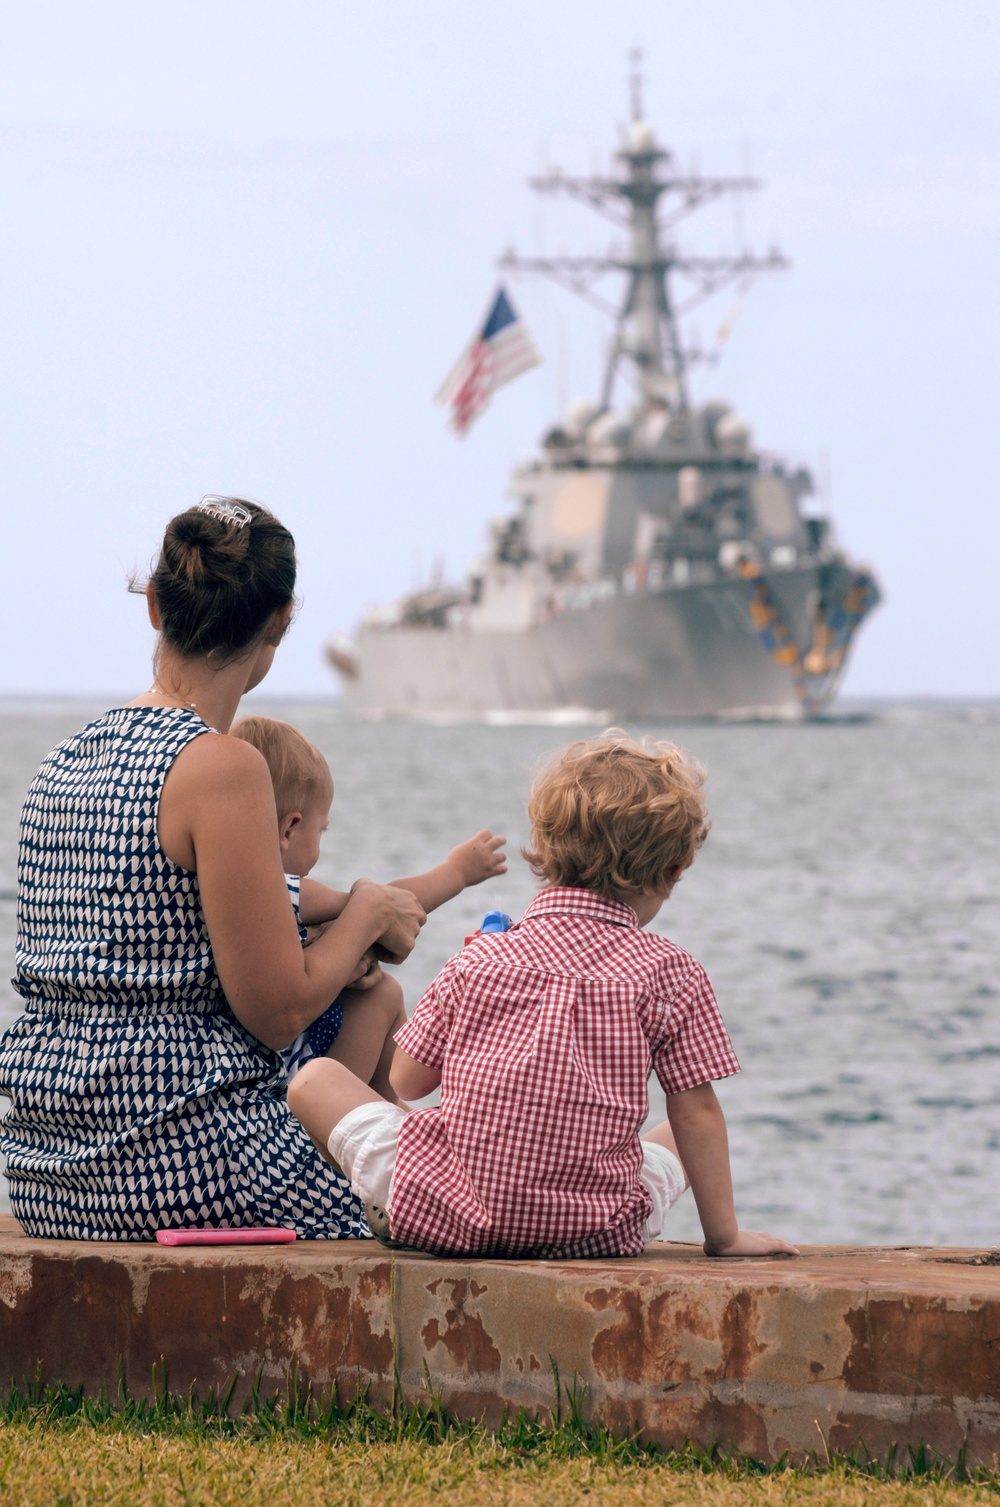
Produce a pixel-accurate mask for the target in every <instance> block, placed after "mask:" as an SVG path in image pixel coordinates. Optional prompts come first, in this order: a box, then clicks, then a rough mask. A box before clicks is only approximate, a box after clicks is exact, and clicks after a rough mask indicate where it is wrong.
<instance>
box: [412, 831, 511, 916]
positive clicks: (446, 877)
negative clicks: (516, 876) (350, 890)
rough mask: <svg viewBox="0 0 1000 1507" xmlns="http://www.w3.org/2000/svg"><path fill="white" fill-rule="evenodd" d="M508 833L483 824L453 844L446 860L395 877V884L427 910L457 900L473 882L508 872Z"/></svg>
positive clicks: (476, 882)
mask: <svg viewBox="0 0 1000 1507" xmlns="http://www.w3.org/2000/svg"><path fill="white" fill-rule="evenodd" d="M506 841H507V839H506V837H501V836H497V835H495V834H494V833H492V832H490V831H489V830H488V828H484V829H483V831H482V832H477V833H476V835H475V837H470V838H469V841H468V842H463V843H459V845H458V847H457V848H452V850H451V852H450V853H449V854H448V857H447V858H446V859H445V861H444V863H439V864H438V865H437V867H436V868H433V869H428V871H427V873H426V874H415V875H414V876H413V877H412V878H410V879H394V880H393V881H392V882H393V884H395V885H397V886H398V887H399V888H400V889H403V890H409V891H410V893H411V894H413V895H416V897H417V899H418V900H419V901H420V904H421V905H422V906H423V908H424V910H436V909H437V907H438V906H439V905H444V903H445V901H446V900H454V898H455V896H456V895H460V894H461V893H462V891H463V890H464V889H466V888H467V887H468V886H469V885H470V884H482V883H483V881H484V880H486V879H495V878H496V877H497V875H499V874H506V872H507V855H506V854H505V853H504V851H503V845H504V843H505V842H506Z"/></svg>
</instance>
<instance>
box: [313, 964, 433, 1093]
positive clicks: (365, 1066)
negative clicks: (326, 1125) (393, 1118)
mask: <svg viewBox="0 0 1000 1507" xmlns="http://www.w3.org/2000/svg"><path fill="white" fill-rule="evenodd" d="M340 1006H341V1009H342V1010H343V1012H344V1023H343V1025H342V1026H341V1028H340V1031H339V1033H338V1035H337V1039H336V1041H335V1042H334V1043H333V1045H332V1046H331V1047H330V1050H329V1051H328V1052H327V1057H328V1058H331V1059H332V1060H333V1061H334V1062H342V1063H343V1064H344V1066H345V1067H346V1068H349V1069H350V1071H351V1072H352V1073H353V1074H354V1075H355V1077H357V1078H360V1079H361V1080H362V1081H363V1082H364V1083H370V1084H371V1086H372V1088H373V1089H374V1090H375V1092H376V1094H378V1096H379V1097H380V1098H382V1099H388V1101H389V1103H390V1104H401V1105H402V1107H403V1108H404V1109H406V1108H408V1106H407V1105H405V1104H403V1101H402V1099H399V1098H397V1096H396V1095H395V1094H394V1093H393V1091H392V1088H391V1087H390V1084H389V1069H390V1067H391V1066H392V1059H393V1055H394V1053H395V1050H396V1048H395V1044H394V1042H393V1039H392V1038H393V1036H394V1035H395V1034H396V1032H397V1031H398V1030H399V1028H400V1026H402V1025H405V1023H406V1010H405V1008H404V1005H403V991H402V989H401V988H400V987H399V985H398V984H397V982H396V980H395V979H394V978H388V977H387V976H386V975H385V974H383V975H382V978H381V979H380V980H379V982H378V983H377V984H375V985H374V986H373V988H371V989H345V990H344V992H343V994H342V995H341V996H340ZM293 1081H294V1080H293ZM345 1113H346V1111H345Z"/></svg>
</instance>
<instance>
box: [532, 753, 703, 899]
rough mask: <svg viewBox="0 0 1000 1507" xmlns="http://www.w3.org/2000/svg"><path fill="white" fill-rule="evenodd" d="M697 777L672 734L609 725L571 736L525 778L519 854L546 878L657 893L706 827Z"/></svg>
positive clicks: (607, 890)
mask: <svg viewBox="0 0 1000 1507" xmlns="http://www.w3.org/2000/svg"><path fill="white" fill-rule="evenodd" d="M704 783H705V771H704V770H703V769H702V767H701V765H700V764H698V763H696V762H695V760H694V759H691V758H689V757H688V756H687V755H686V754H685V753H682V751H681V750H680V749H679V748H676V747H675V746H674V744H672V743H659V742H656V741H655V740H654V739H652V738H644V739H642V741H641V742H639V741H637V740H636V739H635V738H630V737H629V736H628V735H627V734H626V733H623V732H621V731H619V729H617V728H611V729H610V730H609V731H608V732H607V733H605V734H604V735H603V736H602V737H600V738H594V739H591V740H589V741H585V740H581V741H580V742H578V743H571V744H570V745H569V747H568V748H565V749H563V751H562V752H561V753H559V754H557V755H556V757H555V758H554V759H553V760H552V761H551V762H550V763H549V764H547V765H546V766H545V768H544V769H543V770H542V771H541V773H540V774H539V775H538V776H537V778H536V779H535V782H534V784H533V786H532V789H531V796H530V798H529V800H528V819H529V821H530V822H531V846H530V848H525V849H523V850H522V852H523V855H524V857H525V858H526V859H527V861H528V863H529V864H530V865H531V869H532V872H533V873H534V874H535V875H536V876H537V877H538V878H539V879H544V880H546V881H547V882H548V883H549V884H553V885H556V884H564V885H571V886H573V887H575V888H578V889H586V890H593V891H594V892H595V893H596V894H598V895H601V896H603V897H604V898H605V899H612V898H613V897H614V895H615V892H616V891H620V890H631V891H633V892H638V893H641V894H645V895H655V894H664V893H666V892H667V891H668V890H669V888H670V886H671V884H672V883H673V881H674V880H675V879H676V877H677V871H678V870H680V869H683V868H686V867H687V865H688V864H689V863H690V862H691V861H692V859H693V858H694V855H695V854H696V853H697V851H698V849H699V848H700V847H701V845H702V843H703V842H704V841H705V838H706V837H707V836H708V830H709V826H710V825H711V824H710V822H709V819H708V810H707V808H706V805H705V798H704V793H703V787H704Z"/></svg>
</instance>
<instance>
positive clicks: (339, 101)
mask: <svg viewBox="0 0 1000 1507" xmlns="http://www.w3.org/2000/svg"><path fill="white" fill-rule="evenodd" d="M2 36H3V41H2V43H0V194H2V198H3V205H4V212H3V216H2V229H0V328H2V330H3V346H2V348H3V359H2V364H0V373H2V375H0V382H2V396H3V422H2V424H0V486H2V488H3V502H4V529H3V549H2V552H0V570H2V592H0V611H2V613H3V625H2V628H3V636H2V642H3V644H4V646H5V654H4V663H3V669H2V674H0V690H8V691H14V690H28V691H72V692H76V691H84V690H118V689H121V690H123V691H128V690H139V689H143V688H144V687H145V685H146V684H147V683H148V675H149V670H148V663H149V654H150V649H151V635H150V633H149V631H148V629H147V628H146V627H145V626H144V609H143V606H142V603H141V602H140V601H139V600H138V599H137V598H135V597H130V596H128V595H127V594H126V593H125V590H124V581H125V577H126V575H127V573H128V571H129V570H130V569H132V568H134V567H139V568H140V569H141V568H144V567H145V565H146V564H147V563H148V561H149V558H150V556H151V555H152V554H153V553H154V551H155V549H156V546H157V543H158V539H159V537H160V535H161V533H162V528H163V524H164V523H165V521H166V519H167V518H168V517H169V516H170V514H171V513H172V512H175V511H177V510H178V509H180V508H181V507H184V506H187V505H189V504H190V503H191V502H193V501H196V500H197V498H198V497H199V496H200V495H201V494H202V493H203V492H206V491H214V492H230V491H233V492H243V493H245V494H249V495H251V496H254V497H257V498H259V499H260V500H261V501H263V502H265V503H267V504H268V505H269V506H271V507H272V508H273V509H274V510H275V512H277V514H278V515H279V517H281V518H282V519H283V520H284V521H285V522H286V523H287V524H288V525H289V526H290V527H291V529H292V531H293V532H294V534H295V535H296V538H297V540H298V543H299V553H300V559H301V578H300V579H301V591H302V598H303V606H302V611H301V615H300V618H299V621H298V623H297V625H296V627H295V629H294V631H293V634H292V635H291V637H290V638H289V640H288V641H287V642H286V644H285V645H284V646H283V648H282V650H281V653H280V655H279V657H278V661H277V663H276V666H275V670H274V672H273V674H272V677H271V680H270V681H269V683H268V688H269V690H272V691H275V692H300V691H302V692H305V691H308V692H322V691H324V690H325V689H327V688H328V687H331V686H332V684H333V682H332V681H331V680H330V679H329V677H328V673H327V671H326V669H325V668H324V666H323V664H322V662H321V658H320V647H321V644H322V641H323V639H324V638H325V637H326V636H327V634H328V633H330V632H331V631H333V630H340V631H348V630H350V629H351V627H352V626H353V624H354V623H355V622H356V620H357V618H358V616H359V614H360V613H361V612H362V611H363V609H364V608H365V606H366V605H367V604H369V603H372V602H375V601H386V600H389V599H391V598H392V597H393V596H395V595H396V594H398V593H399V592H400V591H401V590H405V589H409V588H410V587H411V586H413V585H414V584H415V582H416V581H417V580H419V579H421V578H422V577H423V576H424V575H425V574H426V573H427V571H428V570H429V569H430V568H431V565H432V563H433V561H434V560H435V558H437V557H443V560H444V562H445V565H446V567H447V568H448V570H449V571H450V572H451V573H453V574H458V573H460V572H461V571H462V570H463V568H464V566H465V563H466V561H467V560H468V558H469V557H470V556H471V555H473V554H474V553H476V552H477V551H478V550H479V549H480V548H481V543H482V539H483V536H484V531H485V527H486V524H487V522H488V519H489V518H490V517H491V516H492V515H494V514H496V513H497V512H500V511H502V510H503V507H504V499H503V493H504V487H505V483H506V475H507V471H508V468H509V466H510V464H511V463H512V462H513V461H514V460H516V459H518V458H520V457H522V456H524V455H526V454H527V453H529V452H530V451H531V449H532V448H533V446H534V444H535V442H536V440H537V437H538V435H539V433H540V432H541V430H542V429H543V428H544V427H546V426H547V424H548V423H549V422H550V421H551V419H552V418H553V417H554V416H555V412H556V410H557V407H558V406H559V405H560V404H563V403H565V402H566V401H567V400H569V399H571V398H573V397H579V396H591V397H593V396H596V390H597V385H598V381H599V369H600V361H601V353H602V345H603V342H604V341H605V339H606V334H607V331H606V328H605V327H604V326H603V325H602V323H601V322H600V319H599V317H598V316H596V315H592V314H591V313H590V312H589V311H587V310H586V309H584V308H582V307H581V306H580V305H578V304H576V302H575V301H574V300H573V299H572V297H571V296H570V295H569V294H563V293H561V292H560V291H559V290H557V289H552V288H549V287H547V286H545V285H543V284H541V283H538V282H535V281H531V280H526V279H519V280H517V281H516V282H514V283H513V284H512V291H513V293H514V296H515V299H516V301H517V302H518V303H519V305H520V306H521V309H522V311H523V313H524V315H525V318H526V321H527V323H528V326H529V328H530V329H531V330H532V332H533V334H534V336H535V338H536V341H537V342H538V344H539V345H540V347H541V348H542V351H543V354H544V356H545V364H544V365H543V366H542V367H541V368H540V369H539V370H538V371H536V372H533V373H531V374H529V375H528V376H527V377H525V378H522V379H521V381H520V382H518V383H517V384H515V385H514V386H512V387H511V388H508V389H506V390H505V391H504V392H502V393H501V394H499V395H498V397H497V398H496V400H495V402H494V405H493V407H492V409H491V410H490V412H489V413H488V414H487V415H486V416H485V418H484V419H483V420H482V421H481V423H480V424H479V426H478V427H477V428H476V429H475V430H474V431H473V433H472V435H471V436H470V438H468V439H467V440H466V441H464V442H459V441H457V440H455V439H454V438H453V437H452V435H451V434H450V433H449V432H448V430H447V428H446V424H445V420H444V416H443V415H442V413H441V411H440V410H438V409H436V408H434V407H433V406H432V403H431V397H432V394H433V392H434V390H435V388H436V387H437V385H438V383H439V382H440V381H441V379H442V378H443V377H444V375H445V373H446V372H447V370H448V368H449V367H450V365H451V363H452V362H453V360H454V359H455V357H456V356H457V354H458V352H459V350H460V348H461V347H462V345H463V344H464V342H465V341H466V339H467V338H468V337H469V336H470V335H471V333H472V330H473V327H474V325H475V323H476V320H477V319H478V318H479V317H480V315H481V313H482V310H483V306H484V305H485V303H486V301H487V299H488V297H489V295H490V292H491V290H492V288H493V286H494V284H495V281H496V274H495V271H494V266H493V263H494V259H495V257H496V256H497V254H498V253H499V252H501V251H502V250H503V249H504V247H505V246H507V245H509V244H511V243H513V244H516V245H517V246H518V247H519V248H521V249H523V250H526V251H528V252H531V251H534V250H538V249H545V250H550V251H554V250H560V249H576V250H581V251H585V250H594V251H600V250H602V249H604V248H605V246H606V245H607V243H608V239H609V233H608V227H606V225H605V224H604V222H603V221H601V220H600V219H598V218H596V217H595V216H589V215H587V214H585V213H584V212H583V211H582V210H579V209H577V210H573V209H571V208H569V207H566V208H562V207H560V206H559V205H558V204H556V203H551V202H550V203H546V204H544V205H541V204H540V203H539V201H537V200H536V199H535V197H534V196H533V195H532V194H531V193H530V192H529V191H528V190H527V188H526V187H525V186H524V179H525V177H526V176H527V175H528V174H529V173H532V172H534V171H536V170H537V168H538V167H539V166H540V165H541V164H544V163H556V164H559V165H561V166H563V167H565V168H566V169H568V170H578V171H587V170H589V169H591V168H592V167H594V166H599V165H602V164H604V163H605V162H606V161H607V157H608V154H609V153H610V151H611V150H612V149H613V147H614V146H615V145H616V143H617V139H618V131H619V129H620V127H621V125H622V123H623V122H624V121H625V119H626V117H627V95H626V77H627V72H628V66H627V60H626V53H627V50H628V49H629V47H631V46H634V45H636V44H640V45H641V46H642V47H644V49H645V53H646V72H647V91H646V92H647V106H648V108H647V114H648V116H649V117H650V119H651V121H652V123H653V125H654V126H655V128H656V130H657V132H658V133H659V135H660V136H661V139H662V140H664V141H665V142H666V143H667V144H669V145H671V146H672V147H673V148H674V149H675V150H676V151H677V152H678V154H679V157H680V159H681V161H682V163H684V164H688V163H690V162H692V161H697V163H698V164H699V165H700V167H701V168H702V169H704V170H713V171H719V172H733V171H739V170H741V169H742V168H743V167H744V166H745V165H746V164H747V163H749V164H750V166H751V167H752V169H753V171H754V172H755V173H757V174H758V175H759V176H760V177H761V178H763V179H764V180H765V188H764V190H763V192H762V193H760V194H757V195H755V196H754V197H753V199H752V201H748V203H747V205H746V209H745V228H746V234H747V238H748V239H749V240H750V241H751V242H752V243H754V244H756V245H757V246H758V247H760V248H761V249H764V248H765V247H766V246H767V245H769V244H770V242H771V241H772V240H776V241H777V242H778V243H779V244H780V245H781V247H782V249H783V250H784V251H785V252H786V253H787V254H788V255H789V256H790V258H791V260H792V263H793V266H792V269H791V271H790V272H788V273H784V274H781V275H778V276H772V277H769V278H768V279H766V280H763V279H762V280H761V281H760V282H759V283H758V284H757V285H756V287H755V289H754V291H753V292H752V293H751V295H750V297H749V299H748V300H747V302H746V305H745V308H744V310H743V313H742V315H741V317H740V319H739V321H738V323H737V325H736V328H735V331H734V333H733V335H732V338H731V340H730V342H729V344H728V347H727V349H726V354H725V357H724V359H723V361H722V362H721V364H720V365H719V366H718V367H717V368H716V369H715V370H713V371H712V372H711V373H708V374H706V375H705V376H703V377H701V378H700V379H699V381H698V384H697V395H698V396H711V395H716V394H718V395H722V396H725V397H728V398H730V399H732V400H733V401H734V402H735V403H736V404H737V405H738V407H739V408H740V409H741V411H742V412H743V413H744V414H745V415H746V417H747V418H748V419H749V421H750V422H751V424H752V425H753V428H754V431H755V434H756V437H757V439H758V441H759V442H760V444H761V445H763V446H764V447H766V448H767V449H770V450H777V451H785V452H787V453H789V454H791V455H793V456H795V457H796V458H802V459H804V460H806V461H807V462H809V463H811V465H812V466H813V468H814V470H815V471H816V473H817V476H818V478H819V479H820V480H821V481H822V483H823V486H824V488H825V489H826V490H827V491H829V493H830V494H831V495H830V501H831V504H832V509H833V513H834V516H835V519H836V524H837V531H838V535H839V538H840V540H841V542H842V543H843V544H844V545H845V546H846V547H847V548H848V549H849V550H850V551H851V553H852V554H854V555H855V556H856V557H857V558H859V559H861V560H864V561H867V562H869V563H871V564H873V565H874V566H875V568H876V570H877V572H878V574H879V576H880V578H881V580H882V583H883V587H884V591H885V597H886V602H885V605H884V607H883V608H882V609H881V610H880V611H879V613H878V614H877V616H876V617H875V618H873V619H872V621H871V622H870V623H869V624H868V625H867V627H866V628H865V630H864V631H863V633H862V635H861V637H860V639H859V642H858V644H857V647H856V652H855V658H854V663H853V667H852V670H851V673H850V676H849V679H848V683H847V689H848V690H849V691H851V692H854V693H856V694H877V693H890V694H912V693H923V692H927V693H945V694H947V693H954V694H963V695H996V694H1000V670H998V652H997V643H998V629H1000V621H998V618H1000V613H998V607H997V602H998V587H997V577H998V571H1000V524H998V511H1000V496H998V495H997V486H996V465H995V458H994V448H995V443H996V435H997V431H998V422H997V416H996V409H997V406H998V404H1000V382H998V375H1000V353H998V312H1000V292H998V266H1000V255H998V253H1000V76H998V75H1000V62H998V59H1000V7H997V5H996V4H995V3H993V0H948V3H945V0H937V3H927V0H907V3H903V0H892V3H887V0H839V3H838V4H836V5H833V4H827V5H823V6H819V5H803V4H802V3H801V0H796V3H792V0H787V3H786V0H757V3H753V4H748V3H747V0H740V3H737V0H707V3H704V4H701V5H691V4H690V3H688V4H683V5H682V4H679V3H676V0H661V3H656V4H653V3H640V0H618V3H616V4H614V5H611V4H608V3H607V0H603V3H596V0H577V3H569V0H548V3H543V4H539V3H538V0H504V3H503V4H496V3H494V0H479V3H477V4H472V3H468V0H467V3H464V4H459V3H456V0H423V3H422V4H421V5H420V6H413V5H411V4H404V3H403V0H370V3H369V4H367V5H365V6H358V5H347V4H345V3H342V0H323V3H314V0H281V3H280V4H278V3H276V0H275V3H273V4H260V3H256V0H240V3H238V4H237V3H230V0H198V3H197V4H192V3H187V0H171V3H170V4H169V5H166V4H162V3H160V4H156V5H153V4H149V3H146V0H128V3H124V0H120V3H119V0H110V3H109V0H88V3H87V4H86V5H81V4H79V0H72V3H67V0H55V3H50V0H32V4H31V5H30V6H28V5H24V4H17V5H15V4H13V3H7V4H5V5H4V6H3V32H2ZM734 234H735V231H734V225H733V221H732V219H731V217H727V216H722V217H721V218H720V217H718V216H717V217H716V218H715V219H712V220H708V219H706V220H705V222H704V227H703V228H702V229H701V231H700V232H699V222H698V219H697V218H693V219H692V220H691V221H689V222H688V228H687V241H688V243H689V244H691V245H692V246H695V247H697V248H698V249H706V250H712V249H723V248H725V249H729V247H730V246H731V245H732V240H733V235H734ZM729 303H730V300H727V299H725V298H723V299H722V300H720V302H719V305H718V307H717V308H716V309H714V310H708V311H706V312H705V313H704V314H702V315H701V317H700V318H699V319H698V320H697V323H698V326H699V328H700V331H701V334H702V338H703V339H710V338H711V336H712V333H713V331H714V329H715V327H716V325H717V324H718V322H719V320H720V319H721V318H722V317H723V316H724V314H725V313H726V311H727V309H728V307H729Z"/></svg>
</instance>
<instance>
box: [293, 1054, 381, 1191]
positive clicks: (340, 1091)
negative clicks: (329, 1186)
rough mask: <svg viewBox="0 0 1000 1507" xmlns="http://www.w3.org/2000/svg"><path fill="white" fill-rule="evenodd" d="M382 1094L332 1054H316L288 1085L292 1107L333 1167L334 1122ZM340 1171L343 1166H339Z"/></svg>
mask: <svg viewBox="0 0 1000 1507" xmlns="http://www.w3.org/2000/svg"><path fill="white" fill-rule="evenodd" d="M380 1098H381V1095H380V1094H376V1093H373V1092H372V1090H371V1089H370V1088H369V1087H368V1084H367V1083H362V1081H361V1079H360V1078H356V1077H355V1076H354V1074H353V1073H352V1072H350V1071H349V1070H348V1069H347V1068H346V1067H344V1065H343V1064H342V1063H340V1062H331V1061H330V1059H329V1057H314V1058H313V1059H312V1061H311V1062H307V1063H306V1064H305V1066H304V1067H302V1068H300V1069H299V1071H298V1072H297V1073H296V1074H295V1077H294V1078H293V1079H292V1080H291V1082H290V1083H289V1085H288V1107H289V1109H290V1110H291V1111H292V1114H293V1115H294V1116H295V1118H296V1119H297V1120H300V1121H301V1122H302V1124H303V1125H304V1127H305V1129H306V1132H307V1134H308V1135H309V1136H310V1138H311V1139H312V1140H313V1141H314V1142H315V1144H316V1147H317V1149H318V1151H319V1153H320V1155H321V1156H322V1157H323V1159H324V1161H327V1162H329V1163H330V1166H331V1167H337V1163H336V1162H335V1161H334V1159H333V1157H332V1156H331V1155H330V1152H329V1150H328V1148H327V1142H328V1141H329V1139H330V1132H331V1131H332V1130H333V1128H334V1126H336V1125H339V1124H340V1122H341V1120H342V1119H343V1118H344V1116H345V1115H346V1114H350V1112H351V1110H352V1109H357V1108H358V1106H359V1105H360V1104H377V1103H378V1102H379V1099H380ZM337 1171H338V1172H341V1171H343V1169H342V1168H341V1167H337Z"/></svg>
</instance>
